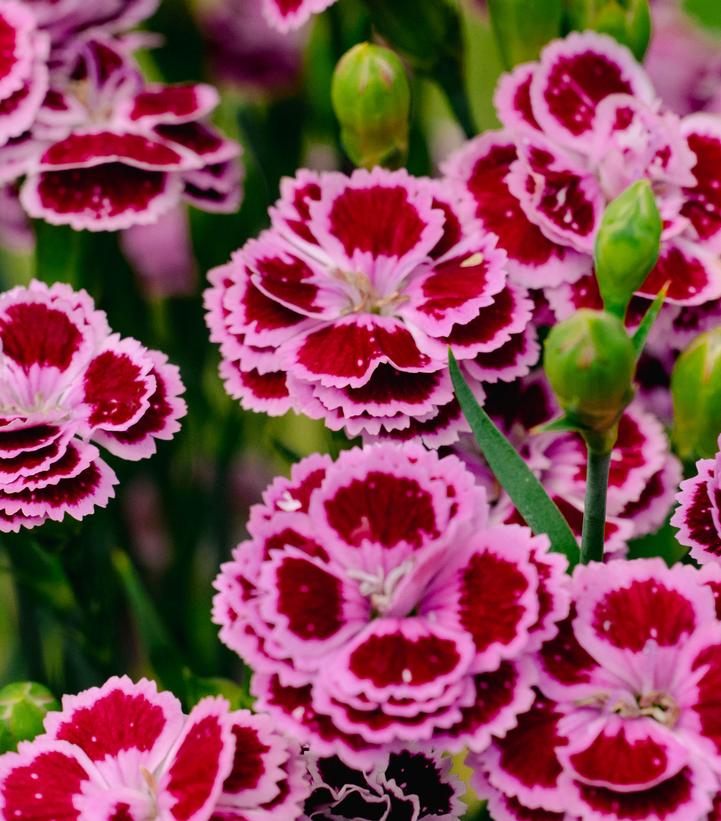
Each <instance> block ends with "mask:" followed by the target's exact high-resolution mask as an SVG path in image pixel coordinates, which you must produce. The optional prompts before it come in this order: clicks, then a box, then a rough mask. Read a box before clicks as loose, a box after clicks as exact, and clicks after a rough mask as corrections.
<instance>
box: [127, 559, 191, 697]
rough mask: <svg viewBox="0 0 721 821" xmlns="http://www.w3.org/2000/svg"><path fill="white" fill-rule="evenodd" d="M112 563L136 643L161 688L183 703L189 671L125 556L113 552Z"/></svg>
mask: <svg viewBox="0 0 721 821" xmlns="http://www.w3.org/2000/svg"><path fill="white" fill-rule="evenodd" d="M112 562H113V567H114V568H115V572H116V573H117V574H118V577H119V579H120V582H121V584H122V587H123V591H124V592H125V596H126V598H127V601H128V605H129V606H130V611H131V613H132V615H133V618H134V620H135V623H136V627H137V631H138V636H139V639H140V641H141V642H142V643H143V644H144V649H145V650H146V652H147V654H148V659H149V660H150V663H151V665H152V666H153V670H154V671H155V673H156V675H157V677H158V680H159V682H160V684H161V685H162V686H163V687H164V688H166V689H168V690H172V691H173V692H174V693H175V695H176V696H178V698H180V699H181V700H182V701H183V702H185V701H186V697H187V692H186V691H187V681H188V671H187V668H186V667H185V665H184V664H183V660H182V658H181V656H180V652H179V651H178V648H177V647H176V646H175V644H174V643H173V641H172V639H171V638H170V636H169V635H168V633H167V630H166V628H165V625H164V624H163V623H162V622H161V620H160V616H159V615H158V613H157V611H156V610H155V606H154V605H153V602H152V600H151V598H150V596H149V595H148V593H147V591H146V590H145V588H144V587H143V584H142V582H141V580H140V578H139V576H138V574H137V572H136V570H135V568H134V567H133V565H132V562H131V561H130V557H129V556H128V554H127V553H124V552H123V551H122V550H114V551H113V553H112Z"/></svg>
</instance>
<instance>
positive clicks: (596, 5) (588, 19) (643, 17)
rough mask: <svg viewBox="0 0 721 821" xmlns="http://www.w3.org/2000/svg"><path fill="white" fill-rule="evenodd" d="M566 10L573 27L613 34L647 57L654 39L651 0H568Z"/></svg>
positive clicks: (570, 24)
mask: <svg viewBox="0 0 721 821" xmlns="http://www.w3.org/2000/svg"><path fill="white" fill-rule="evenodd" d="M566 14H567V23H568V26H569V28H572V29H577V30H578V31H586V30H587V29H592V30H593V31H600V32H601V33H602V34H609V35H610V36H611V37H613V38H615V39H616V40H618V42H619V43H623V45H624V46H628V48H630V49H631V51H632V52H633V54H634V56H635V57H636V59H637V60H639V61H640V60H643V56H644V54H645V53H646V49H647V48H648V43H649V40H650V39H651V11H650V9H649V5H648V0H568V2H567V7H566Z"/></svg>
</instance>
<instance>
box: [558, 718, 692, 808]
mask: <svg viewBox="0 0 721 821" xmlns="http://www.w3.org/2000/svg"><path fill="white" fill-rule="evenodd" d="M568 719H569V721H576V720H577V719H576V717H575V716H569V717H568ZM579 720H580V719H579ZM566 724H567V722H566V721H563V720H562V721H561V722H560V731H561V732H563V731H564V727H565V726H566ZM558 757H559V759H560V761H561V763H562V765H563V767H564V769H565V770H566V771H567V772H568V773H569V775H570V776H571V777H573V778H576V779H578V780H579V781H582V782H583V783H584V784H590V785H592V786H595V787H606V788H608V789H612V790H614V791H617V792H621V793H624V792H636V791H637V790H645V789H647V788H649V787H653V786H655V785H656V784H660V783H661V782H662V781H666V780H667V779H669V778H671V777H672V776H674V775H676V774H677V773H679V772H680V771H681V770H682V769H683V768H684V767H685V766H686V764H687V763H688V762H689V752H688V750H687V749H686V746H685V745H684V744H683V743H682V741H680V740H679V739H678V738H677V737H676V736H675V734H674V733H673V732H672V731H671V730H670V729H669V728H667V727H664V726H662V725H661V724H659V723H657V722H655V721H654V720H653V719H648V718H647V719H639V720H628V719H625V718H622V717H621V716H618V715H613V714H611V715H608V716H603V717H601V718H599V719H598V720H596V721H593V720H591V721H588V720H586V721H585V723H584V726H583V727H580V728H579V729H578V731H576V732H574V733H570V734H569V741H568V745H567V746H564V747H563V748H562V749H560V750H559V751H558Z"/></svg>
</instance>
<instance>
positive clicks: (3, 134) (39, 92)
mask: <svg viewBox="0 0 721 821" xmlns="http://www.w3.org/2000/svg"><path fill="white" fill-rule="evenodd" d="M1 18H2V12H1V11H0V19H1ZM0 26H1V24H0ZM47 90H48V69H47V66H46V65H45V63H44V62H42V61H40V60H36V62H35V64H34V66H33V68H32V72H31V74H30V76H29V77H28V79H27V80H26V82H25V84H24V85H23V86H22V87H21V88H20V89H19V90H18V91H16V92H14V93H13V94H11V95H10V96H8V97H5V98H4V99H2V100H0V144H2V145H4V144H6V143H7V142H8V141H9V140H11V139H13V138H14V137H20V136H21V135H23V134H25V133H27V132H28V131H29V130H30V128H31V127H32V125H33V123H34V121H35V118H36V116H37V114H38V111H39V110H40V106H41V105H42V102H43V100H44V99H45V94H46V92H47Z"/></svg>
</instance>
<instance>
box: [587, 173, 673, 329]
mask: <svg viewBox="0 0 721 821" xmlns="http://www.w3.org/2000/svg"><path fill="white" fill-rule="evenodd" d="M662 228H663V222H662V220H661V215H660V214H659V212H658V208H657V206H656V199H655V197H654V195H653V191H652V190H651V185H650V183H649V182H648V180H639V181H638V182H635V183H634V184H633V185H631V186H629V187H628V188H627V189H626V190H625V191H624V192H623V194H621V195H620V196H618V197H616V199H615V200H613V201H612V202H611V203H610V204H609V206H608V207H607V208H606V211H605V213H604V215H603V219H602V220H601V227H600V229H599V232H598V236H597V237H596V254H595V265H596V278H597V279H598V286H599V288H600V290H601V296H602V297H603V304H604V305H605V307H606V310H607V311H611V313H614V314H616V316H618V317H619V318H621V319H623V317H624V316H625V314H626V308H627V307H628V303H629V302H630V301H631V297H632V296H633V294H634V293H635V292H636V291H637V290H638V289H639V288H640V287H641V285H642V284H643V282H644V280H645V279H646V277H647V276H648V274H649V273H650V271H651V269H652V268H653V267H654V265H655V264H656V262H657V260H658V254H659V249H660V243H661V230H662Z"/></svg>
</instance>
